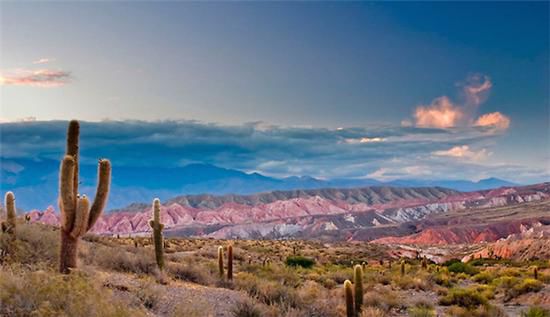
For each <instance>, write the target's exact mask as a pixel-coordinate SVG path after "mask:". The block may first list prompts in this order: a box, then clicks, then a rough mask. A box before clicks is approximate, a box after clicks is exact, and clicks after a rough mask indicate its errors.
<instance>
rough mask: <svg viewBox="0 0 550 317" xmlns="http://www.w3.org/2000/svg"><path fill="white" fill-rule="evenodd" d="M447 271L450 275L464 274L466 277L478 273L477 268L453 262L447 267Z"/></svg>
mask: <svg viewBox="0 0 550 317" xmlns="http://www.w3.org/2000/svg"><path fill="white" fill-rule="evenodd" d="M448 270H449V272H452V273H465V274H468V275H475V274H477V273H479V270H478V269H477V268H475V267H473V266H471V265H469V264H466V263H462V262H455V263H453V264H451V265H449V267H448Z"/></svg>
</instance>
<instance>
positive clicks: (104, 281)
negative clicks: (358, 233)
mask: <svg viewBox="0 0 550 317" xmlns="http://www.w3.org/2000/svg"><path fill="white" fill-rule="evenodd" d="M4 238H5V237H3V236H2V243H3V245H5V244H4V243H5V242H6V241H5V239H4ZM58 238H59V231H58V230H57V228H55V227H51V226H45V225H40V224H24V223H21V224H19V226H18V231H17V240H16V242H15V247H14V248H13V249H12V250H11V253H10V255H9V256H5V257H3V258H2V263H1V266H0V316H191V317H192V316H224V317H225V316H228V317H229V316H243V317H244V316H285V317H294V316H296V317H298V316H319V317H321V316H327V317H330V316H345V300H344V292H343V287H342V285H343V283H344V281H345V280H347V279H349V280H353V266H354V264H355V265H357V264H360V265H361V266H362V267H363V269H364V276H363V279H362V281H363V285H364V292H365V293H364V296H363V301H364V304H363V313H362V314H361V317H368V316H413V317H414V316H464V317H466V316H474V317H475V316H511V317H512V316H543V317H544V316H548V310H549V309H550V264H549V261H548V259H544V260H543V259H539V260H534V259H532V260H530V261H519V262H515V261H511V260H503V259H500V260H499V259H494V258H483V259H477V258H476V259H475V260H473V261H471V262H469V263H467V264H465V263H461V262H459V261H448V262H447V263H443V264H435V263H432V262H429V261H427V260H422V259H421V258H419V259H416V258H415V257H414V256H413V258H403V261H404V262H403V269H404V270H405V272H404V274H402V273H401V264H400V263H401V262H400V261H401V259H399V257H398V255H399V253H398V252H397V250H395V249H393V248H394V247H393V246H385V245H377V244H369V243H332V244H326V243H321V242H313V241H267V240H233V241H228V240H214V239H167V240H166V246H165V247H166V248H165V251H166V255H165V258H166V267H165V270H164V272H163V273H162V274H161V273H159V271H158V269H157V268H156V263H155V257H154V253H153V249H152V245H151V241H150V239H149V238H145V237H142V238H133V239H132V238H106V237H99V236H94V235H90V236H86V237H85V239H84V241H83V242H82V243H81V245H80V252H79V258H80V268H79V269H78V270H76V271H74V272H72V273H71V274H70V275H68V276H65V275H61V274H58V273H57V272H56V266H57V264H56V263H57V250H58V247H59V242H58ZM541 241H546V240H541ZM547 242H550V240H547ZM229 244H231V245H232V246H233V250H234V271H235V275H234V278H233V280H232V281H229V280H227V278H226V277H220V275H219V272H218V263H217V249H218V246H223V247H224V250H226V249H225V248H226V247H227V246H228V245H229ZM548 246H549V247H550V243H549V244H548ZM402 254H405V253H401V255H402ZM409 255H410V254H409ZM449 257H451V256H450V255H449ZM310 260H311V261H312V263H311V264H313V265H312V266H311V267H309V264H308V263H310V262H309V261H310ZM423 261H424V265H423V264H422V262H423ZM226 264H227V263H226ZM535 266H536V267H537V268H538V271H537V276H536V278H535V276H534V268H535ZM226 270H227V266H226Z"/></svg>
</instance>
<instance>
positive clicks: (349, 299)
mask: <svg viewBox="0 0 550 317" xmlns="http://www.w3.org/2000/svg"><path fill="white" fill-rule="evenodd" d="M351 287H352V285H351V282H350V280H346V281H345V282H344V296H345V297H346V316H347V317H355V310H354V308H353V290H352V288H351Z"/></svg>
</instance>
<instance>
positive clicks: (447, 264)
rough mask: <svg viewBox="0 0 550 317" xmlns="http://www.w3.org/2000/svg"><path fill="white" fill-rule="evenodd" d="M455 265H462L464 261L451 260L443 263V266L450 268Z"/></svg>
mask: <svg viewBox="0 0 550 317" xmlns="http://www.w3.org/2000/svg"><path fill="white" fill-rule="evenodd" d="M455 263H462V261H461V260H460V259H450V260H447V261H445V262H443V264H442V265H443V266H447V267H449V266H451V265H453V264H455Z"/></svg>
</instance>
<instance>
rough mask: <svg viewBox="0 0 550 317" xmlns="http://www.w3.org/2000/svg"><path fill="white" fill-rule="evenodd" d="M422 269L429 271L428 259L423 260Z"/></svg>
mask: <svg viewBox="0 0 550 317" xmlns="http://www.w3.org/2000/svg"><path fill="white" fill-rule="evenodd" d="M422 269H423V270H426V269H428V259H427V258H426V257H423V258H422Z"/></svg>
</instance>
